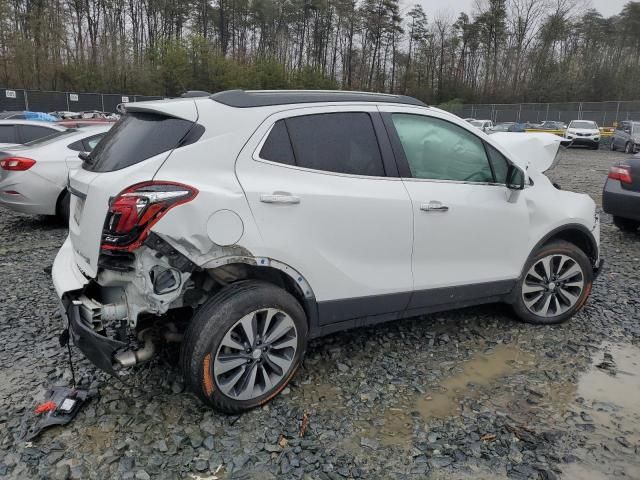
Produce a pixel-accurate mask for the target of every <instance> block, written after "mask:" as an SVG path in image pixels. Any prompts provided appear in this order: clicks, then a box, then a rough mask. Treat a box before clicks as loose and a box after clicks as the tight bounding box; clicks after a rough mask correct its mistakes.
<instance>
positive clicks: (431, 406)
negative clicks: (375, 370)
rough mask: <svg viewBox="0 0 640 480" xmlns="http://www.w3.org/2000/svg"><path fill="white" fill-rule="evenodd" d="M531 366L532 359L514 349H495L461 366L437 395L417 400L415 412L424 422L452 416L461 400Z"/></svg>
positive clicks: (501, 347) (442, 383) (503, 346)
mask: <svg viewBox="0 0 640 480" xmlns="http://www.w3.org/2000/svg"><path fill="white" fill-rule="evenodd" d="M533 365H534V357H533V355H531V354H529V353H527V352H523V351H522V350H520V349H519V348H518V347H517V346H516V345H513V344H509V345H498V346H497V347H495V348H494V349H493V350H490V351H488V352H485V353H482V354H476V355H474V356H473V357H472V358H471V359H470V360H469V361H467V362H465V363H464V364H462V371H461V372H459V373H457V374H455V375H453V376H451V377H449V378H447V379H445V380H444V381H442V382H441V384H440V390H439V391H438V392H436V393H431V394H429V395H425V396H420V397H418V398H417V400H416V403H415V409H416V410H417V411H418V412H419V413H420V416H421V417H422V418H423V419H425V420H428V419H430V418H443V417H448V416H450V415H454V414H455V413H456V412H457V410H458V408H459V400H460V399H461V398H462V397H465V396H469V395H471V394H472V393H475V392H477V390H478V387H484V386H487V385H490V384H491V383H493V382H494V381H496V380H497V379H499V378H501V377H504V376H506V375H511V374H514V373H517V372H521V371H524V370H526V369H527V368H529V367H531V366H533Z"/></svg>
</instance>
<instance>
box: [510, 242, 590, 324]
mask: <svg viewBox="0 0 640 480" xmlns="http://www.w3.org/2000/svg"><path fill="white" fill-rule="evenodd" d="M592 282H593V269H592V267H591V263H590V262H589V259H588V258H587V256H586V255H585V254H584V252H582V250H580V249H579V248H578V247H577V246H575V245H573V244H571V243H568V242H564V241H558V242H553V243H550V244H548V245H545V246H544V247H542V248H541V249H540V251H539V252H538V253H537V254H536V255H535V256H534V257H533V258H532V259H531V260H530V261H529V262H528V263H527V266H526V267H525V273H524V275H523V276H522V278H521V279H520V281H519V283H518V288H517V298H516V300H515V302H514V304H513V307H514V310H515V312H516V314H517V315H518V316H519V317H520V318H521V319H522V320H524V321H526V322H529V323H539V324H552V323H561V322H563V321H565V320H567V319H569V318H570V317H571V316H572V315H573V314H574V313H576V312H577V311H578V310H579V309H580V308H581V307H582V306H583V305H584V303H585V301H586V299H587V297H588V296H589V293H591V284H592Z"/></svg>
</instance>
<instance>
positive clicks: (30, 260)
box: [0, 149, 640, 479]
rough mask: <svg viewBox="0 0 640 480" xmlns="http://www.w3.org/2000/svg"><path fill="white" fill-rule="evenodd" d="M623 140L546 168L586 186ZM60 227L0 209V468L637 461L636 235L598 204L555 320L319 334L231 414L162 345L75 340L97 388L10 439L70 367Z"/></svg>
mask: <svg viewBox="0 0 640 480" xmlns="http://www.w3.org/2000/svg"><path fill="white" fill-rule="evenodd" d="M622 155H623V154H621V153H611V152H606V151H599V152H593V151H588V150H578V149H576V150H571V151H568V152H565V153H563V159H562V161H561V163H560V165H559V166H558V167H557V168H556V170H555V171H554V172H552V174H551V175H550V176H552V177H553V179H554V181H556V182H558V183H559V184H560V185H562V186H563V187H564V188H566V189H571V190H574V191H584V192H587V193H589V194H590V195H591V196H592V197H593V198H594V199H596V201H597V202H598V203H600V193H601V188H602V184H603V182H604V178H605V176H606V172H607V170H608V167H609V165H610V164H611V163H612V162H613V161H615V160H617V159H620V158H622ZM64 237H65V230H64V229H63V228H62V227H61V226H59V225H57V224H56V223H54V222H52V221H51V220H47V219H44V218H41V217H40V218H33V217H27V216H22V215H18V214H13V213H9V212H6V211H1V212H0V278H1V279H2V283H1V285H0V406H1V408H0V477H8V478H20V479H23V478H61V479H62V478H135V479H147V478H180V477H182V478H198V477H199V478H203V479H204V478H209V479H213V478H216V477H217V478H238V479H240V478H242V479H254V478H255V479H271V478H276V477H277V478H307V479H343V478H367V479H371V478H393V479H402V478H407V479H412V478H416V479H417V478H425V477H428V478H437V479H453V478H516V479H526V478H542V479H554V478H563V477H564V478H595V479H598V478H612V477H621V476H626V478H640V401H638V399H639V398H640V377H639V376H638V375H639V372H640V369H639V368H638V366H639V365H640V347H639V345H640V327H639V325H638V323H639V317H640V313H639V312H640V301H639V299H638V291H640V278H639V277H640V275H639V274H638V272H639V271H640V235H632V234H624V233H622V232H620V231H618V230H617V229H616V228H615V227H614V226H613V225H612V224H611V219H610V218H609V217H608V216H607V215H603V225H602V254H603V256H604V257H606V260H607V267H606V270H605V271H604V273H603V274H602V275H601V276H600V278H599V279H598V281H597V282H596V283H595V285H594V288H593V294H592V296H591V299H590V301H589V302H588V303H587V305H586V307H585V308H584V309H583V310H582V311H581V312H580V313H579V314H578V315H577V316H576V317H575V318H574V319H573V320H572V321H571V322H569V323H568V324H565V325H561V326H553V327H538V326H532V325H523V324H521V323H518V322H516V321H514V320H513V317H512V316H511V315H510V313H509V310H508V309H507V308H505V307H503V306H499V305H497V306H496V305H490V306H484V307H482V308H471V309H466V310H460V311H455V312H450V313H444V314H435V315H429V316H425V317H423V318H420V319H411V320H407V321H403V322H397V323H394V324H387V325H381V326H377V327H375V328H365V329H358V330H355V331H351V332H346V333H340V334H336V335H332V336H329V337H326V338H323V339H320V340H317V341H314V342H313V343H312V344H311V346H310V348H309V351H308V354H307V357H306V360H305V362H304V367H303V368H302V369H300V370H299V371H298V373H297V374H296V376H295V379H294V380H293V382H292V383H291V385H290V387H289V388H287V389H286V390H285V391H284V392H283V394H282V395H280V396H279V397H278V398H276V399H275V400H274V401H273V402H271V403H270V404H268V405H266V406H265V407H263V408H261V409H258V410H254V411H252V412H250V413H247V414H245V415H242V416H237V417H229V416H223V415H220V414H217V413H215V412H213V411H211V410H209V409H207V408H205V407H203V406H202V405H201V404H200V403H199V402H198V401H197V400H196V399H195V398H194V397H192V396H191V395H188V394H184V393H182V391H183V390H184V387H183V384H182V381H181V378H180V373H179V371H178V369H177V367H176V356H175V354H174V353H172V352H168V353H167V354H166V355H165V356H163V357H161V358H159V359H156V360H155V361H154V362H152V363H150V364H147V365H144V366H141V367H138V368H137V370H136V371H135V375H132V376H131V377H130V378H129V379H128V380H127V383H120V382H118V381H116V380H114V379H111V378H108V377H107V376H105V375H103V374H100V373H97V372H96V371H95V369H94V368H92V366H91V365H90V364H89V363H88V362H87V361H86V360H83V359H82V358H81V356H80V355H79V354H78V353H76V354H74V358H75V359H76V362H77V370H78V377H79V378H80V384H81V385H82V386H83V387H86V388H88V389H90V390H91V391H92V393H93V394H94V395H95V397H94V399H93V400H92V401H91V402H90V403H89V404H88V405H87V406H86V407H85V408H84V409H83V410H82V411H81V412H80V413H79V415H78V416H77V418H76V419H75V420H74V421H73V423H71V424H70V425H68V426H66V427H55V428H53V429H51V430H49V431H47V432H45V433H44V434H43V435H41V436H40V437H39V438H38V439H36V440H34V441H33V442H23V441H20V440H19V439H18V437H19V434H20V431H21V428H22V426H21V423H22V416H23V414H24V413H25V412H27V411H30V410H31V409H32V408H33V405H34V403H35V402H36V401H37V400H38V399H39V398H42V395H43V392H44V389H45V388H46V387H48V386H51V385H65V384H68V382H69V379H70V371H69V369H68V367H67V362H66V360H67V357H66V351H65V350H63V349H61V348H60V347H59V346H58V344H57V335H58V333H59V332H60V330H61V324H60V317H59V315H58V313H57V299H56V297H55V293H54V291H53V288H52V286H51V281H50V278H49V275H48V274H47V273H45V271H44V268H45V267H47V266H49V265H51V263H52V261H53V258H54V255H55V253H56V251H57V249H58V247H59V246H60V245H61V244H62V242H63V239H64Z"/></svg>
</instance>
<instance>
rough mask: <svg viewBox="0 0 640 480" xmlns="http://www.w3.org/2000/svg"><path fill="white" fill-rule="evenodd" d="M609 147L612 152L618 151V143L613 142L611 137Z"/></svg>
mask: <svg viewBox="0 0 640 480" xmlns="http://www.w3.org/2000/svg"><path fill="white" fill-rule="evenodd" d="M609 148H610V149H611V151H612V152H615V151H616V144H615V143H614V142H613V138H612V139H611V143H610V144H609Z"/></svg>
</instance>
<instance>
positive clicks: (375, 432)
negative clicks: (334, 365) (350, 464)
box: [353, 344, 535, 449]
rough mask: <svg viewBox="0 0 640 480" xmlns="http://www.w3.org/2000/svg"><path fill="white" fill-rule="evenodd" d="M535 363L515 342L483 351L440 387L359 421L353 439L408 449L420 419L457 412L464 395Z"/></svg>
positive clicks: (476, 391)
mask: <svg viewBox="0 0 640 480" xmlns="http://www.w3.org/2000/svg"><path fill="white" fill-rule="evenodd" d="M534 364H535V363H534V356H533V355H531V354H529V353H526V352H523V351H522V350H520V349H519V348H518V346H517V345H513V344H509V345H504V344H501V345H498V346H496V347H495V348H493V349H491V350H487V351H485V352H479V353H477V354H475V355H473V356H472V357H471V358H470V359H469V360H468V361H466V362H464V363H461V364H460V365H458V366H456V367H455V368H454V373H452V375H451V376H449V377H447V378H445V379H443V380H442V381H441V382H440V385H439V387H438V388H437V389H434V390H433V391H431V392H429V393H428V394H425V395H415V396H412V397H410V398H409V399H407V400H405V401H404V402H401V403H400V404H399V405H397V406H395V407H390V408H387V409H385V411H384V414H383V416H382V418H379V419H374V420H372V421H371V422H364V421H363V422H358V423H356V428H357V430H359V433H358V437H356V438H355V439H353V440H354V442H355V443H357V440H358V439H361V438H365V441H364V442H365V444H366V443H367V442H368V440H367V439H374V443H375V444H379V445H381V446H396V447H400V448H405V449H408V448H410V447H411V445H412V440H413V425H414V421H415V420H416V419H418V420H419V421H420V422H427V421H429V420H431V419H434V418H446V417H448V416H451V415H457V414H458V411H459V409H460V401H461V400H462V399H463V398H469V397H472V396H475V395H477V394H478V393H479V391H480V389H481V387H485V386H488V385H491V384H492V383H493V382H495V381H496V380H498V379H500V378H502V377H504V376H508V375H513V374H515V373H518V372H522V371H525V370H527V369H528V368H531V367H532V366H533V365H534ZM360 441H362V440H360ZM365 446H366V445H365Z"/></svg>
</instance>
